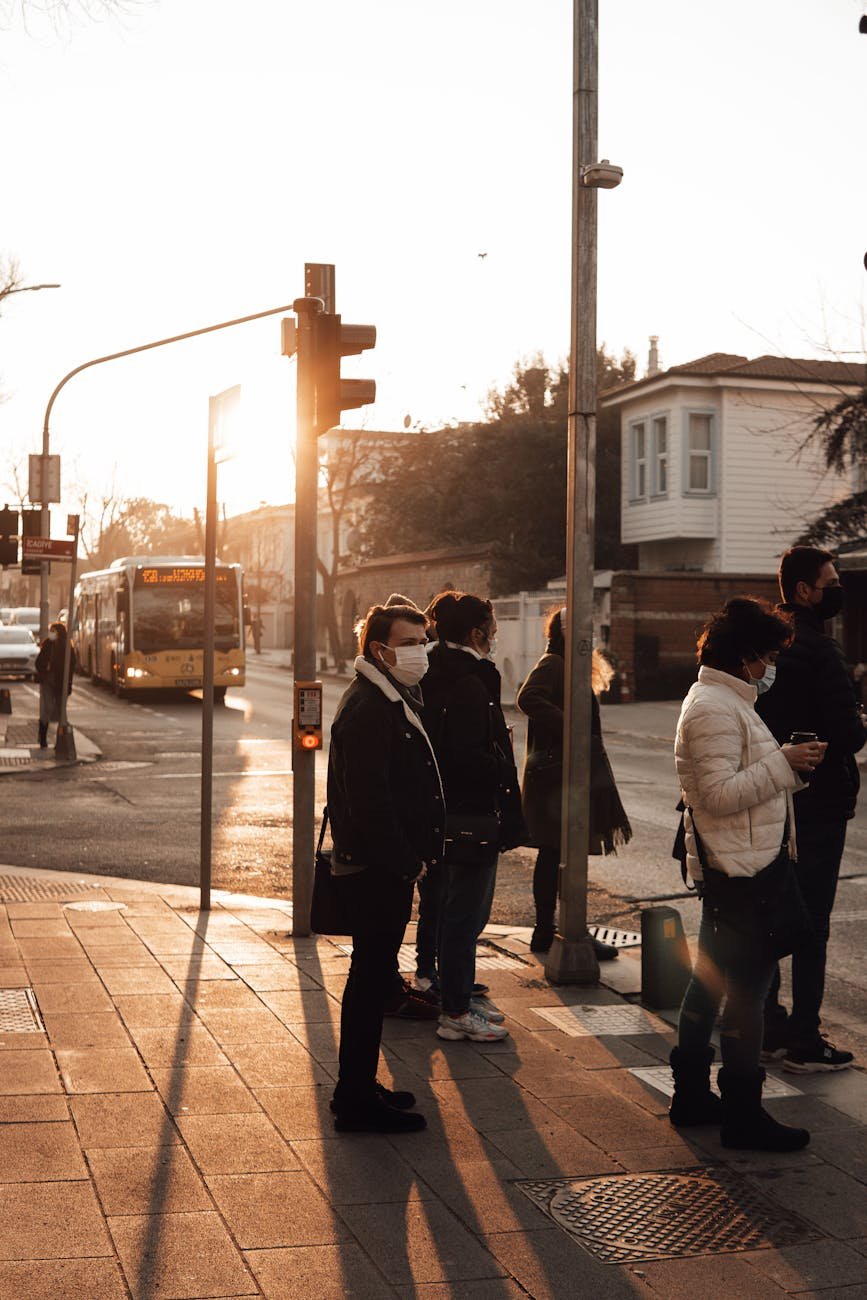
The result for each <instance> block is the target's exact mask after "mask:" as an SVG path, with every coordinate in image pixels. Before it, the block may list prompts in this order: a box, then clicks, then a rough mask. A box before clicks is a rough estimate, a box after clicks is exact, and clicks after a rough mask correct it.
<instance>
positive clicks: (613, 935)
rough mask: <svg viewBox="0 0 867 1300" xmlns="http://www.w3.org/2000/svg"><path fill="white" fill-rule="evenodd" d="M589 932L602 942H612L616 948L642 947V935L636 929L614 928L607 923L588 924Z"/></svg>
mask: <svg viewBox="0 0 867 1300" xmlns="http://www.w3.org/2000/svg"><path fill="white" fill-rule="evenodd" d="M587 933H588V934H591V935H592V936H593V938H594V939H598V940H599V942H600V943H610V944H613V945H614V947H615V948H640V947H641V935H640V934H636V933H635V931H634V930H612V929H610V928H609V927H608V926H607V925H588V927H587Z"/></svg>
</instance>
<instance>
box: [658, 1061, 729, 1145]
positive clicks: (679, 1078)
mask: <svg viewBox="0 0 867 1300" xmlns="http://www.w3.org/2000/svg"><path fill="white" fill-rule="evenodd" d="M713 1057H714V1051H713V1048H712V1047H673V1048H672V1050H671V1056H670V1057H669V1058H668V1059H669V1063H670V1065H671V1073H672V1074H673V1075H674V1096H673V1097H672V1099H671V1106H670V1108H669V1112H668V1118H669V1119H670V1120H671V1122H672V1124H673V1125H674V1126H675V1128H691V1127H693V1126H694V1125H699V1124H719V1122H720V1120H721V1119H722V1102H721V1101H720V1099H719V1097H718V1096H717V1095H716V1093H715V1092H711V1087H710V1067H711V1064H712V1062H713Z"/></svg>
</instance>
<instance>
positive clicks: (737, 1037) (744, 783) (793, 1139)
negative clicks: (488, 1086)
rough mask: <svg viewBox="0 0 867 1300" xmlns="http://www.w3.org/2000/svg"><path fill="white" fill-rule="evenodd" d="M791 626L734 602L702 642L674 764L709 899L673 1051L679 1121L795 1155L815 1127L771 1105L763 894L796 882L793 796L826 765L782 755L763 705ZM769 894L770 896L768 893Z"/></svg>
mask: <svg viewBox="0 0 867 1300" xmlns="http://www.w3.org/2000/svg"><path fill="white" fill-rule="evenodd" d="M791 636H792V629H791V625H790V624H789V622H788V621H787V620H785V619H783V618H781V617H779V616H778V615H777V614H774V613H773V612H772V611H771V609H770V606H768V605H767V604H766V603H765V602H763V601H756V600H751V599H748V598H741V599H735V600H730V601H728V602H727V604H726V605H725V606H724V608H723V609H722V610H721V611H720V613H718V614H716V615H714V616H713V617H712V618H711V619H710V620H709V621H708V623H707V624H706V626H705V629H704V631H703V632H702V634H701V637H700V638H699V642H698V661H699V664H700V668H699V674H698V681H697V682H696V683H695V684H694V685H693V686H692V687H691V688H690V690H689V693H688V695H687V697H686V699H685V700H684V702H683V707H682V708H681V711H680V718H679V720H678V724H677V735H676V738H675V762H676V765H677V775H678V777H679V779H680V784H681V789H682V791H683V802H684V804H685V806H686V811H685V813H684V828H685V833H686V855H687V857H686V861H687V869H688V871H689V874H690V875H691V876H692V877H693V879H694V880H696V881H697V882H699V885H698V887H699V892H700V896H701V898H702V915H701V926H700V929H699V933H698V956H697V958H696V962H695V969H694V970H693V974H692V979H691V980H690V983H689V984H688V986H687V989H686V992H685V994H684V998H683V1004H682V1006H681V1010H680V1019H679V1022H678V1037H677V1046H676V1047H675V1048H674V1049H673V1051H672V1053H671V1058H670V1060H671V1067H672V1072H673V1074H674V1097H673V1100H672V1103H671V1111H670V1118H671V1122H672V1124H674V1125H675V1126H677V1127H688V1126H690V1125H698V1124H712V1123H720V1122H721V1139H722V1144H723V1146H725V1147H735V1148H748V1149H755V1150H764V1151H795V1150H798V1149H800V1148H801V1147H803V1146H806V1144H807V1143H808V1142H809V1140H810V1135H809V1133H808V1132H807V1131H806V1129H800V1128H788V1127H786V1126H784V1125H782V1124H778V1123H777V1122H776V1120H774V1119H772V1118H771V1116H770V1115H768V1114H767V1112H766V1111H765V1110H763V1108H762V1100H761V1099H762V1085H763V1083H764V1079H765V1072H764V1070H763V1069H762V1068H761V1067H760V1065H759V1054H760V1051H761V1045H762V1012H763V1007H764V1002H765V997H766V994H767V991H768V987H769V985H770V982H771V977H772V975H773V971H774V965H775V960H774V957H773V954H772V948H771V942H770V940H769V938H768V935H767V933H766V929H765V927H766V925H767V921H766V917H767V916H768V915H769V904H768V902H767V900H766V898H765V893H766V892H767V891H768V890H769V889H771V888H772V887H776V885H777V882H778V880H779V879H782V880H783V881H784V882H786V883H787V884H788V883H790V882H791V864H790V856H789V854H790V833H791V832H793V831H794V826H793V817H792V805H791V795H792V793H793V792H794V791H796V790H799V789H801V788H802V783H801V781H800V780H799V777H798V773H799V772H805V773H811V772H812V771H813V770H814V769H815V767H816V766H817V764H818V763H820V762H821V760H822V755H823V754H824V752H825V746H824V744H822V743H821V742H820V741H811V742H808V743H805V744H798V745H790V744H787V745H784V746H783V747H782V749H781V748H780V746H779V745H778V744H777V742H776V741H775V740H774V737H773V736H772V735H771V733H770V731H769V730H768V728H767V727H766V726H765V724H764V722H762V720H761V718H760V717H759V716H758V714H757V713H756V710H755V703H756V694H757V689H759V688H762V687H766V686H768V685H769V683H770V682H771V681H772V680H773V671H774V662H775V660H776V658H777V655H778V653H779V652H780V650H781V649H782V648H783V647H784V646H786V645H787V644H788V643H789V641H790V640H791ZM768 897H770V895H768ZM723 993H724V994H725V999H726V1003H725V1010H724V1013H723V1019H722V1027H721V1030H720V1048H721V1053H722V1069H721V1070H720V1072H719V1087H720V1092H721V1094H722V1102H720V1098H719V1097H717V1096H716V1094H715V1093H713V1092H712V1091H711V1089H710V1066H711V1062H712V1061H713V1055H714V1053H713V1049H712V1048H711V1046H710V1038H711V1033H712V1031H713V1027H714V1021H715V1019H716V1014H717V1011H718V1009H719V1005H720V1002H721V1000H722V996H723Z"/></svg>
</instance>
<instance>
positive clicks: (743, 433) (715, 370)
mask: <svg viewBox="0 0 867 1300" xmlns="http://www.w3.org/2000/svg"><path fill="white" fill-rule="evenodd" d="M865 383H867V366H864V365H862V364H857V365H856V364H852V363H848V362H838V361H815V360H797V359H794V358H789V357H771V356H763V357H758V358H756V359H755V360H752V361H749V360H748V359H747V358H746V357H741V356H732V355H729V354H726V353H712V354H711V355H710V356H707V357H701V358H700V359H699V360H697V361H690V362H688V363H687V364H685V365H682V366H673V367H671V369H669V370H666V371H663V372H661V373H658V374H652V373H651V374H649V375H647V376H646V377H645V378H644V379H639V380H636V381H635V382H634V383H631V384H627V385H625V386H624V387H622V388H618V389H616V390H612V391H609V392H608V393H605V394H603V395H602V396H601V398H600V405H601V406H603V407H615V408H619V410H620V418H621V438H622V514H621V537H622V540H623V541H624V542H626V543H637V545H638V548H639V568H640V569H642V570H655V571H657V572H664V571H666V570H669V571H671V570H684V569H694V570H697V571H703V572H706V573H713V572H737V573H755V574H760V573H773V572H775V571H776V569H777V565H778V561H779V556H780V554H781V552H782V551H783V550H785V549H786V548H787V547H788V546H790V545H791V544H792V541H793V540H794V539H795V538H796V537H797V536H798V535H799V534H800V533H801V532H802V531H803V530H804V527H805V525H806V524H807V523H808V522H809V521H810V520H811V519H813V518H814V517H815V516H816V515H817V514H819V513H820V512H821V511H822V510H823V509H825V508H826V507H827V506H829V505H831V504H833V502H834V501H836V500H839V499H841V498H843V497H845V496H848V495H849V494H850V493H851V492H852V491H855V490H856V489H857V488H858V487H859V486H860V484H859V483H858V482H857V481H856V478H857V472H856V471H854V470H853V471H852V473H851V474H849V475H847V476H845V477H844V476H840V475H836V474H832V473H830V472H829V471H828V470H826V468H825V464H824V459H823V456H822V447H821V444H820V440H819V438H818V437H817V436H815V434H814V429H813V421H814V419H815V417H816V416H817V415H818V414H820V413H821V412H822V411H823V410H827V409H828V408H830V407H832V406H834V404H835V403H836V402H837V401H839V400H840V398H841V397H843V396H846V395H849V394H853V393H856V392H858V390H859V389H860V388H862V387H863V386H864V385H865Z"/></svg>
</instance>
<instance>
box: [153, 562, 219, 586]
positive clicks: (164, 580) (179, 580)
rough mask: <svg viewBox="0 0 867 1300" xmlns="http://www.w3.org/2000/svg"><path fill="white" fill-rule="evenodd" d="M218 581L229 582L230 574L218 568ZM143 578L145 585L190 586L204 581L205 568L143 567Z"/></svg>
mask: <svg viewBox="0 0 867 1300" xmlns="http://www.w3.org/2000/svg"><path fill="white" fill-rule="evenodd" d="M215 576H216V579H217V582H220V583H227V582H228V581H229V574H228V573H227V572H226V571H225V570H223V571H222V572H221V571H220V570H219V569H218V570H217V572H216V575H215ZM141 580H142V582H143V583H144V585H145V586H151V585H157V586H160V587H179V586H182V587H189V586H191V585H195V584H196V583H198V582H201V583H204V581H205V570H204V568H201V569H193V568H181V567H176V568H175V567H173V568H168V567H166V568H165V569H142V571H141Z"/></svg>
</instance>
